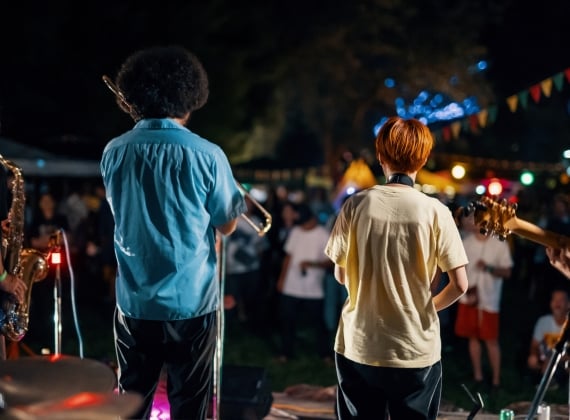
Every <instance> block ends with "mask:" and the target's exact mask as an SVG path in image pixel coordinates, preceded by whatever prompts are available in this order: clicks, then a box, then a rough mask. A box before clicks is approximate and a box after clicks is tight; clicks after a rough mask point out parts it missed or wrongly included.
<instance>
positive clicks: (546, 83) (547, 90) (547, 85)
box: [540, 78, 552, 98]
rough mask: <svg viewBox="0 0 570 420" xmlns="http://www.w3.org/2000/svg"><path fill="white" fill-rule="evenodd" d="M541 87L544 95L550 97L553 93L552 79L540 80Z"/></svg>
mask: <svg viewBox="0 0 570 420" xmlns="http://www.w3.org/2000/svg"><path fill="white" fill-rule="evenodd" d="M540 89H541V90H542V93H543V94H544V96H546V97H547V98H550V94H551V93H552V79H550V78H549V79H544V80H543V81H542V82H540Z"/></svg>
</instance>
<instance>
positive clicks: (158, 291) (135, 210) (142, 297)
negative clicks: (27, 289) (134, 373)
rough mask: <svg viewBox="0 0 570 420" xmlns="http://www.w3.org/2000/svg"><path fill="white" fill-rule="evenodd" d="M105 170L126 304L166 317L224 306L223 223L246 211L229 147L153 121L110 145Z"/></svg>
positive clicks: (141, 313)
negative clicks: (218, 244) (219, 238)
mask: <svg viewBox="0 0 570 420" xmlns="http://www.w3.org/2000/svg"><path fill="white" fill-rule="evenodd" d="M101 172H102V176H103V182H104V185H105V188H106V194H107V200H108V202H109V204H110V206H111V210H112V212H113V215H114V219H115V234H114V244H115V254H116V257H117V262H118V275H117V286H116V293H117V305H118V307H119V308H120V310H121V311H122V312H123V313H124V314H125V315H127V316H129V317H132V318H138V319H150V320H162V321H164V320H178V319H188V318H193V317H197V316H200V315H204V314H206V313H209V312H212V311H214V310H216V309H217V308H218V306H219V304H220V302H219V281H218V272H217V254H216V251H215V241H216V238H215V235H216V234H215V226H221V225H223V224H225V223H227V222H229V221H231V220H232V219H235V218H237V217H238V216H239V215H240V214H241V213H244V212H245V210H246V205H245V201H244V197H243V195H242V193H241V191H240V190H239V188H238V186H237V183H236V181H235V179H234V177H233V174H232V171H231V167H230V164H229V162H228V159H227V157H226V155H225V154H224V152H223V151H222V149H221V148H220V147H219V146H217V145H215V144H214V143H211V142H209V141H207V140H205V139H203V138H202V137H200V136H198V135H196V134H195V133H193V132H191V131H190V130H189V129H187V128H185V127H183V126H182V125H180V124H178V123H176V122H175V121H173V120H171V119H168V118H164V119H145V120H141V121H139V122H138V123H137V124H136V125H135V126H134V127H133V129H132V130H130V131H128V132H126V133H124V134H123V135H121V136H119V137H117V138H115V139H113V140H111V142H109V143H108V144H107V146H106V147H105V149H104V151H103V156H102V159H101Z"/></svg>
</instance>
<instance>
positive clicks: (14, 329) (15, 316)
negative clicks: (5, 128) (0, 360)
mask: <svg viewBox="0 0 570 420" xmlns="http://www.w3.org/2000/svg"><path fill="white" fill-rule="evenodd" d="M0 165H3V166H4V167H5V168H6V169H7V170H9V171H10V173H11V180H10V185H11V191H12V203H11V206H10V210H9V212H8V221H9V234H8V235H7V237H6V238H4V237H3V238H2V239H3V240H2V242H3V243H2V261H4V266H5V268H6V270H7V271H8V273H10V274H12V275H15V276H18V277H20V278H21V279H22V280H23V281H24V283H26V285H27V286H28V289H27V291H26V296H25V299H24V301H23V302H21V303H18V302H17V301H16V299H15V297H14V295H12V294H10V293H2V294H1V296H0V309H1V310H2V311H3V312H4V315H5V316H4V319H2V320H1V321H0V331H1V333H2V334H4V335H5V336H6V337H7V338H9V339H10V340H12V341H20V340H21V339H22V338H24V335H25V334H26V332H27V331H28V323H29V309H30V299H31V296H32V285H33V283H35V282H38V281H40V280H43V279H45V278H46V276H47V274H48V269H49V266H48V263H47V260H46V257H45V256H44V255H43V254H42V253H41V252H39V251H37V250H35V249H22V246H23V241H24V211H25V199H26V196H25V191H24V178H23V176H22V171H21V169H20V168H19V167H18V166H16V165H15V164H14V163H12V162H11V161H9V160H6V159H4V157H3V156H2V155H0Z"/></svg>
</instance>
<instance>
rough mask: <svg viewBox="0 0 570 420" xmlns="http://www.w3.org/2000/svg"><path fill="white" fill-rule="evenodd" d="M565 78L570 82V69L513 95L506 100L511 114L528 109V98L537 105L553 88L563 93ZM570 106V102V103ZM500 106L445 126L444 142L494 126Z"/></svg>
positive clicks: (491, 107)
mask: <svg viewBox="0 0 570 420" xmlns="http://www.w3.org/2000/svg"><path fill="white" fill-rule="evenodd" d="M564 78H566V80H567V81H568V82H570V68H567V69H565V70H564V71H561V72H559V73H557V74H555V75H553V76H551V77H549V78H546V79H544V80H542V81H541V82H539V83H536V84H534V85H532V86H530V87H529V88H528V89H525V90H522V91H520V92H518V93H517V94H514V95H511V96H509V97H507V98H506V103H507V106H508V108H509V110H510V111H511V112H516V111H517V109H518V107H519V104H520V106H521V107H522V108H524V109H526V108H527V107H528V97H529V95H530V97H531V98H532V99H533V101H534V102H535V103H538V102H540V99H541V96H542V95H544V96H545V97H547V98H549V97H550V95H551V94H552V88H553V86H554V88H556V90H557V91H561V90H562V88H563V87H564ZM569 104H570V102H569ZM569 109H570V105H569ZM497 112H498V106H497V105H496V104H495V105H491V106H489V107H487V108H486V109H482V110H480V111H479V112H478V113H477V114H472V115H468V116H466V117H465V118H464V119H463V120H462V121H454V122H453V123H451V124H450V125H448V126H444V127H443V128H442V130H441V135H442V137H443V140H444V141H449V140H451V138H454V139H457V138H458V137H459V134H460V132H461V130H465V131H467V130H469V131H471V132H474V133H477V132H478V131H479V127H482V128H485V127H486V126H487V125H489V124H493V123H494V122H495V121H496V119H497ZM569 112H570V111H569Z"/></svg>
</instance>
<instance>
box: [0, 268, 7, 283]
mask: <svg viewBox="0 0 570 420" xmlns="http://www.w3.org/2000/svg"><path fill="white" fill-rule="evenodd" d="M7 276H8V271H7V270H6V269H4V272H3V273H2V274H0V283H1V282H3V281H4V280H6V277H7Z"/></svg>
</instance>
